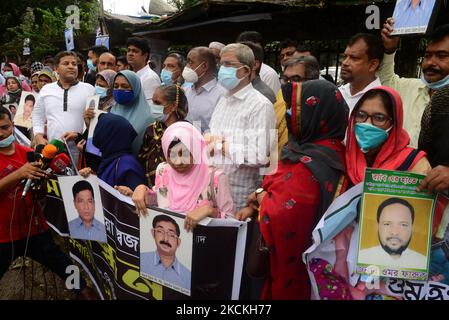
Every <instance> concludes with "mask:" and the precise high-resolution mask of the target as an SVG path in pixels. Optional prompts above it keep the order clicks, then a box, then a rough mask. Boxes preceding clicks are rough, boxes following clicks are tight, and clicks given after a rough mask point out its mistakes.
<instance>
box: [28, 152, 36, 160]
mask: <svg viewBox="0 0 449 320" xmlns="http://www.w3.org/2000/svg"><path fill="white" fill-rule="evenodd" d="M27 161H28V162H34V161H36V156H35V153H34V152H33V151H28V152H27Z"/></svg>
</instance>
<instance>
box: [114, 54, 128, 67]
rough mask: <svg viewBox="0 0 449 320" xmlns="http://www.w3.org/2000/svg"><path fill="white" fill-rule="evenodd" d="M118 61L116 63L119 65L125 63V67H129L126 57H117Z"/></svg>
mask: <svg viewBox="0 0 449 320" xmlns="http://www.w3.org/2000/svg"><path fill="white" fill-rule="evenodd" d="M116 60H117V61H116V63H117V62H121V63H123V64H124V65H125V66H126V65H128V60H127V59H126V57H125V56H120V57H117V59H116Z"/></svg>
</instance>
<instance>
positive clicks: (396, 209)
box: [358, 198, 427, 269]
mask: <svg viewBox="0 0 449 320" xmlns="http://www.w3.org/2000/svg"><path fill="white" fill-rule="evenodd" d="M414 218H415V210H414V209H413V206H412V205H411V204H410V203H409V202H408V201H407V200H404V199H400V198H388V199H387V200H385V201H384V202H382V203H381V204H380V206H379V208H378V209H377V233H378V237H379V242H380V245H379V246H377V247H372V248H368V249H364V250H361V251H360V254H359V257H358V261H359V263H363V264H370V265H380V266H385V267H392V268H400V269H426V268H427V257H426V256H424V255H422V254H420V253H418V252H416V251H413V250H411V249H409V248H408V245H409V244H410V241H411V240H412V235H413V222H414ZM423 228H425V226H423Z"/></svg>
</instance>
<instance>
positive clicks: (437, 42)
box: [378, 18, 449, 147]
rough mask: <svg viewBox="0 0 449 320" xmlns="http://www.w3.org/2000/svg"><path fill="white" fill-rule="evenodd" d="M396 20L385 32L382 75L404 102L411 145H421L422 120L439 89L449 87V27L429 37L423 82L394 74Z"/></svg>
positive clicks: (423, 62)
mask: <svg viewBox="0 0 449 320" xmlns="http://www.w3.org/2000/svg"><path fill="white" fill-rule="evenodd" d="M393 29H394V20H393V18H388V19H387V21H386V22H385V24H384V28H383V29H382V40H383V42H384V47H385V55H384V59H383V62H382V64H381V66H380V68H379V71H378V76H379V78H380V81H381V82H382V84H383V85H385V86H388V87H391V88H393V89H395V90H396V91H397V92H398V93H399V94H400V95H401V97H402V99H403V102H404V128H405V130H406V131H407V132H408V134H409V135H410V145H411V146H413V147H416V146H417V145H418V138H419V132H420V130H421V118H422V115H423V113H424V109H425V108H426V107H427V106H428V104H429V102H430V98H431V96H432V94H433V93H434V91H435V90H438V89H441V88H443V87H445V86H447V85H449V25H443V26H440V27H439V28H437V29H436V30H435V31H434V32H433V33H432V34H430V35H429V37H428V38H429V42H428V44H427V48H426V51H425V53H424V58H423V61H422V71H423V72H422V76H421V79H413V78H401V77H399V76H398V75H397V74H395V72H394V58H395V52H396V49H397V48H398V45H399V39H400V38H399V37H397V36H393V37H390V34H391V32H392V31H393Z"/></svg>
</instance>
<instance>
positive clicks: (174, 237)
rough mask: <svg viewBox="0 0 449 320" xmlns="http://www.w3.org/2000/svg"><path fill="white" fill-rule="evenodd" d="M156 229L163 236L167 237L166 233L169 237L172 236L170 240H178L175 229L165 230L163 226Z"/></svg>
mask: <svg viewBox="0 0 449 320" xmlns="http://www.w3.org/2000/svg"><path fill="white" fill-rule="evenodd" d="M154 231H155V232H156V233H157V234H158V235H159V236H161V237H165V234H167V237H168V238H170V240H177V239H178V236H177V235H176V233H174V232H173V231H165V230H164V229H161V228H156V229H154Z"/></svg>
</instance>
